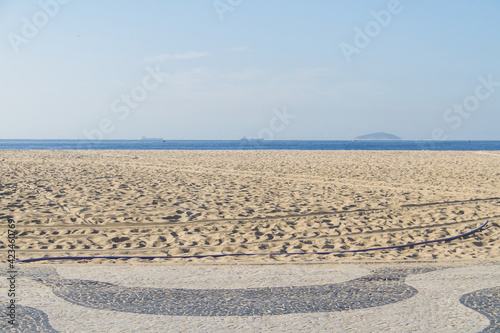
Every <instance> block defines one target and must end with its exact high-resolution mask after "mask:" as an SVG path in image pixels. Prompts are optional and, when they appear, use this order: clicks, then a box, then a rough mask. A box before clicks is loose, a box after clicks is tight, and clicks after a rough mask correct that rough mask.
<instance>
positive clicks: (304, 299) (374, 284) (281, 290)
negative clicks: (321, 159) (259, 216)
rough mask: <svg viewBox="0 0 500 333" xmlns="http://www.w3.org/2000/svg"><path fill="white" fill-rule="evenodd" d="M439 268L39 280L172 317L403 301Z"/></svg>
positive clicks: (110, 306)
mask: <svg viewBox="0 0 500 333" xmlns="http://www.w3.org/2000/svg"><path fill="white" fill-rule="evenodd" d="M434 270H435V268H403V269H388V268H384V269H377V270H374V271H373V273H372V274H369V275H366V276H363V277H361V278H358V279H354V280H351V281H347V282H343V283H337V284H326V285H316V286H297V287H271V288H248V289H163V288H129V287H122V286H117V285H113V284H110V283H104V282H97V281H89V280H77V279H63V278H60V277H59V276H58V275H57V272H56V271H55V270H52V271H51V272H48V271H43V272H42V271H40V272H38V273H37V274H34V275H33V279H34V280H35V281H38V282H40V283H43V284H45V285H47V286H50V287H51V288H52V291H53V292H54V294H55V295H56V296H58V297H60V298H62V299H64V300H66V301H68V302H70V303H73V304H77V305H80V306H85V307H89V308H94V309H100V310H111V311H119V312H131V313H139V314H154V315H171V316H262V315H284V314H296V313H314V312H335V311H346V310H355V309H365V308H372V307H377V306H382V305H386V304H392V303H397V302H400V301H403V300H406V299H409V298H411V297H413V296H415V295H416V294H417V293H418V291H417V290H416V289H415V288H413V287H411V286H409V285H406V284H405V283H404V282H405V278H406V277H407V276H408V275H410V274H419V273H426V272H430V271H434Z"/></svg>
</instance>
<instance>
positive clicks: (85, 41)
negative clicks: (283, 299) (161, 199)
mask: <svg viewBox="0 0 500 333" xmlns="http://www.w3.org/2000/svg"><path fill="white" fill-rule="evenodd" d="M499 16H500V3H498V2H496V1H494V0H485V1H481V2H479V1H475V2H472V1H467V0H458V1H452V0H447V1H440V2H437V3H436V2H433V1H430V0H422V1H410V0H401V1H398V0H385V1H378V0H377V1H368V0H364V1H335V2H333V1H332V2H328V3H326V2H323V1H319V0H314V1H299V0H296V1H290V0H288V1H286V0H277V1H273V2H266V1H263V0H252V1H244V0H231V1H229V0H204V1H199V2H196V5H193V3H187V2H182V1H159V0H152V1H148V2H138V1H129V0H126V1H120V2H119V3H118V2H102V1H95V0H89V1H85V2H77V1H69V0H64V1H63V0H39V1H34V0H29V1H22V2H19V1H0V33H1V35H2V36H3V37H2V42H1V44H0V57H1V58H2V60H3V61H2V70H1V73H2V75H1V79H0V89H1V91H2V97H1V98H0V109H1V110H2V112H1V121H0V139H40V140H41V139H48V140H50V139H66V140H74V139H80V140H86V139H104V140H118V139H119V140H138V139H140V138H141V137H142V136H146V137H161V138H163V139H165V140H238V139H241V138H243V137H249V138H264V139H266V140H271V139H275V140H352V139H355V138H356V137H358V136H361V135H365V134H370V133H377V132H385V133H390V134H394V135H397V136H399V137H401V138H403V139H404V140H446V139H447V140H500V134H499V130H498V124H499V123H500V112H499V110H498V107H499V105H500V64H499V62H498V58H499V56H500V45H499V44H498V43H497V39H498V37H497V31H499V28H500V22H499V21H498V17H499Z"/></svg>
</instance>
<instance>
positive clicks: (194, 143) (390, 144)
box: [0, 140, 500, 151]
mask: <svg viewBox="0 0 500 333" xmlns="http://www.w3.org/2000/svg"><path fill="white" fill-rule="evenodd" d="M30 149H54V150H67V149H77V150H97V149H103V150H434V151H447V150H451V151H460V150H467V151H479V150H489V151H492V150H500V141H431V140H422V141H406V140H387V141H383V140H373V141H368V140H344V141H340V140H338V141H312V140H311V141H293V140H290V141H280V140H268V141H242V140H166V141H165V142H162V141H159V140H158V141H148V140H94V141H88V140H0V150H30Z"/></svg>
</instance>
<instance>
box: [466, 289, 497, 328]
mask: <svg viewBox="0 0 500 333" xmlns="http://www.w3.org/2000/svg"><path fill="white" fill-rule="evenodd" d="M460 303H462V304H463V305H465V306H466V307H468V308H470V309H472V310H474V311H477V312H479V313H480V314H482V315H484V316H486V317H487V318H488V319H489V320H490V326H488V327H487V328H485V329H484V330H483V331H482V332H483V333H493V332H500V287H495V288H490V289H483V290H479V291H475V292H472V293H470V294H466V295H464V296H462V297H461V298H460Z"/></svg>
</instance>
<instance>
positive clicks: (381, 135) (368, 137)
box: [355, 132, 402, 140]
mask: <svg viewBox="0 0 500 333" xmlns="http://www.w3.org/2000/svg"><path fill="white" fill-rule="evenodd" d="M355 140H402V139H401V138H400V137H399V136H397V135H394V134H389V133H384V132H378V133H371V134H366V135H361V136H358V137H357V138H355Z"/></svg>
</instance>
